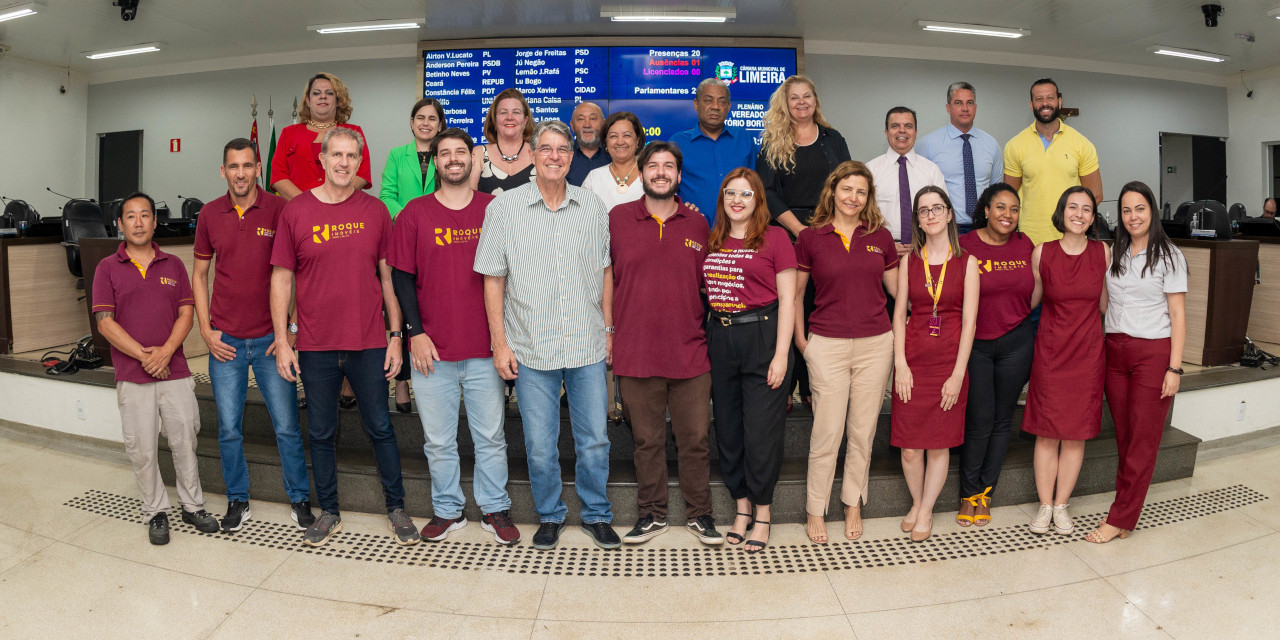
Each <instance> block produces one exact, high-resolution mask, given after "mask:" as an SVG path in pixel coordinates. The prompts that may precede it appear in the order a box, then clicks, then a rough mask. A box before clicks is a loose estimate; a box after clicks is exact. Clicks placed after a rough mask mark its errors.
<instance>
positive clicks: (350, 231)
mask: <svg viewBox="0 0 1280 640" xmlns="http://www.w3.org/2000/svg"><path fill="white" fill-rule="evenodd" d="M361 231H364V223H363V222H343V223H341V224H321V225H316V226H313V227H311V241H312V242H314V243H316V244H322V243H325V242H328V241H330V240H341V239H342V238H352V237H355V236H358V235H360V232H361Z"/></svg>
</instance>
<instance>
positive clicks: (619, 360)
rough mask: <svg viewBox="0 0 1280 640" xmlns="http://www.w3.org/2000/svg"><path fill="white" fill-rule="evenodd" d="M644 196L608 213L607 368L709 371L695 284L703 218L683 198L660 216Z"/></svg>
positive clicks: (666, 374) (646, 373)
mask: <svg viewBox="0 0 1280 640" xmlns="http://www.w3.org/2000/svg"><path fill="white" fill-rule="evenodd" d="M644 201H645V198H640V199H639V200H636V201H634V202H628V203H625V204H620V205H618V206H616V207H614V208H613V210H612V211H610V212H609V257H610V259H611V260H612V261H613V327H614V334H613V373H614V374H615V375H619V376H628V377H633V378H673V379H682V380H683V379H687V378H693V377H696V376H700V375H702V374H704V373H706V372H708V371H710V370H711V361H710V360H708V359H707V336H706V333H705V331H704V329H703V321H704V320H705V318H706V310H705V309H704V308H703V306H702V296H700V295H699V294H698V289H699V287H700V285H701V281H702V262H703V260H704V259H706V256H707V235H708V234H709V230H708V229H707V219H706V218H704V217H703V216H702V214H700V213H696V212H694V211H693V210H692V209H690V208H688V207H686V206H685V205H684V204H683V203H679V199H677V202H678V203H679V206H678V207H677V208H676V212H675V213H674V214H672V215H671V217H669V218H667V219H666V220H665V221H661V222H660V221H659V220H658V219H657V218H655V217H654V216H653V215H652V214H650V213H649V210H648V209H646V208H645V202H644Z"/></svg>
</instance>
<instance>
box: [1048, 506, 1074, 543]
mask: <svg viewBox="0 0 1280 640" xmlns="http://www.w3.org/2000/svg"><path fill="white" fill-rule="evenodd" d="M1040 506H1041V507H1043V506H1044V505H1040ZM1053 530H1054V531H1055V532H1057V533H1058V534H1059V535H1064V536H1066V535H1071V532H1072V531H1075V530H1076V525H1075V524H1074V523H1072V522H1071V516H1069V515H1067V505H1065V504H1060V505H1055V506H1054V507H1053Z"/></svg>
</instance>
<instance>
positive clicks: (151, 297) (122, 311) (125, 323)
mask: <svg viewBox="0 0 1280 640" xmlns="http://www.w3.org/2000/svg"><path fill="white" fill-rule="evenodd" d="M124 248H125V243H123V242H121V243H120V248H118V249H116V252H115V253H114V254H112V255H109V256H107V257H105V258H103V259H102V262H99V263H98V268H97V270H96V271H94V276H93V312H94V313H97V312H99V311H111V312H113V313H114V314H115V320H116V322H117V323H119V325H120V328H122V329H124V330H125V333H128V334H129V337H131V338H133V339H134V340H136V341H137V342H138V344H141V345H142V346H144V347H159V346H161V345H163V344H164V343H165V342H168V341H169V334H171V333H173V325H174V323H175V322H177V321H178V309H180V308H182V307H184V306H187V305H195V303H196V300H195V297H194V296H192V295H191V279H190V278H189V277H187V268H186V267H185V266H183V264H182V261H181V260H179V259H178V258H175V257H174V256H171V255H169V254H167V253H164V252H163V251H161V250H160V246H159V245H157V244H155V243H154V242H153V243H151V248H152V249H154V250H155V252H156V256H155V258H152V260H151V264H149V265H147V267H146V269H145V270H144V269H143V268H142V267H141V266H139V265H138V263H136V262H134V261H133V259H132V258H130V257H129V254H128V253H125V250H124ZM111 364H112V366H113V367H114V368H115V370H116V382H136V383H138V384H147V383H150V382H159V381H160V380H159V379H158V378H153V377H151V375H150V374H148V373H147V372H146V371H144V370H143V369H142V363H141V362H139V361H137V360H134V359H133V358H132V357H130V356H127V355H125V354H124V353H122V352H121V351H120V350H119V349H117V348H115V345H112V346H111ZM190 375H191V370H190V369H188V368H187V357H186V356H185V355H184V354H183V353H182V345H178V349H177V350H176V351H174V352H173V357H172V358H170V359H169V377H168V378H166V380H179V379H182V378H186V377H189V376H190Z"/></svg>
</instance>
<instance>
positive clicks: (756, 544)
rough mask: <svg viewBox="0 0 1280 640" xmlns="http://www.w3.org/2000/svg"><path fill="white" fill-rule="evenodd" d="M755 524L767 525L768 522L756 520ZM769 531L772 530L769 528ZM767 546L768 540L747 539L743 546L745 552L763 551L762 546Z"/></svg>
mask: <svg viewBox="0 0 1280 640" xmlns="http://www.w3.org/2000/svg"><path fill="white" fill-rule="evenodd" d="M755 524H763V525H766V526H768V525H769V524H770V523H769V522H768V521H766V520H756V521H755ZM769 533H770V534H772V533H773V531H772V530H770V531H769ZM770 537H772V536H770ZM767 546H769V543H768V542H763V541H761V540H748V541H747V544H746V546H745V547H743V548H744V549H745V550H746V552H747V553H759V552H761V551H764V548H765V547H767Z"/></svg>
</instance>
